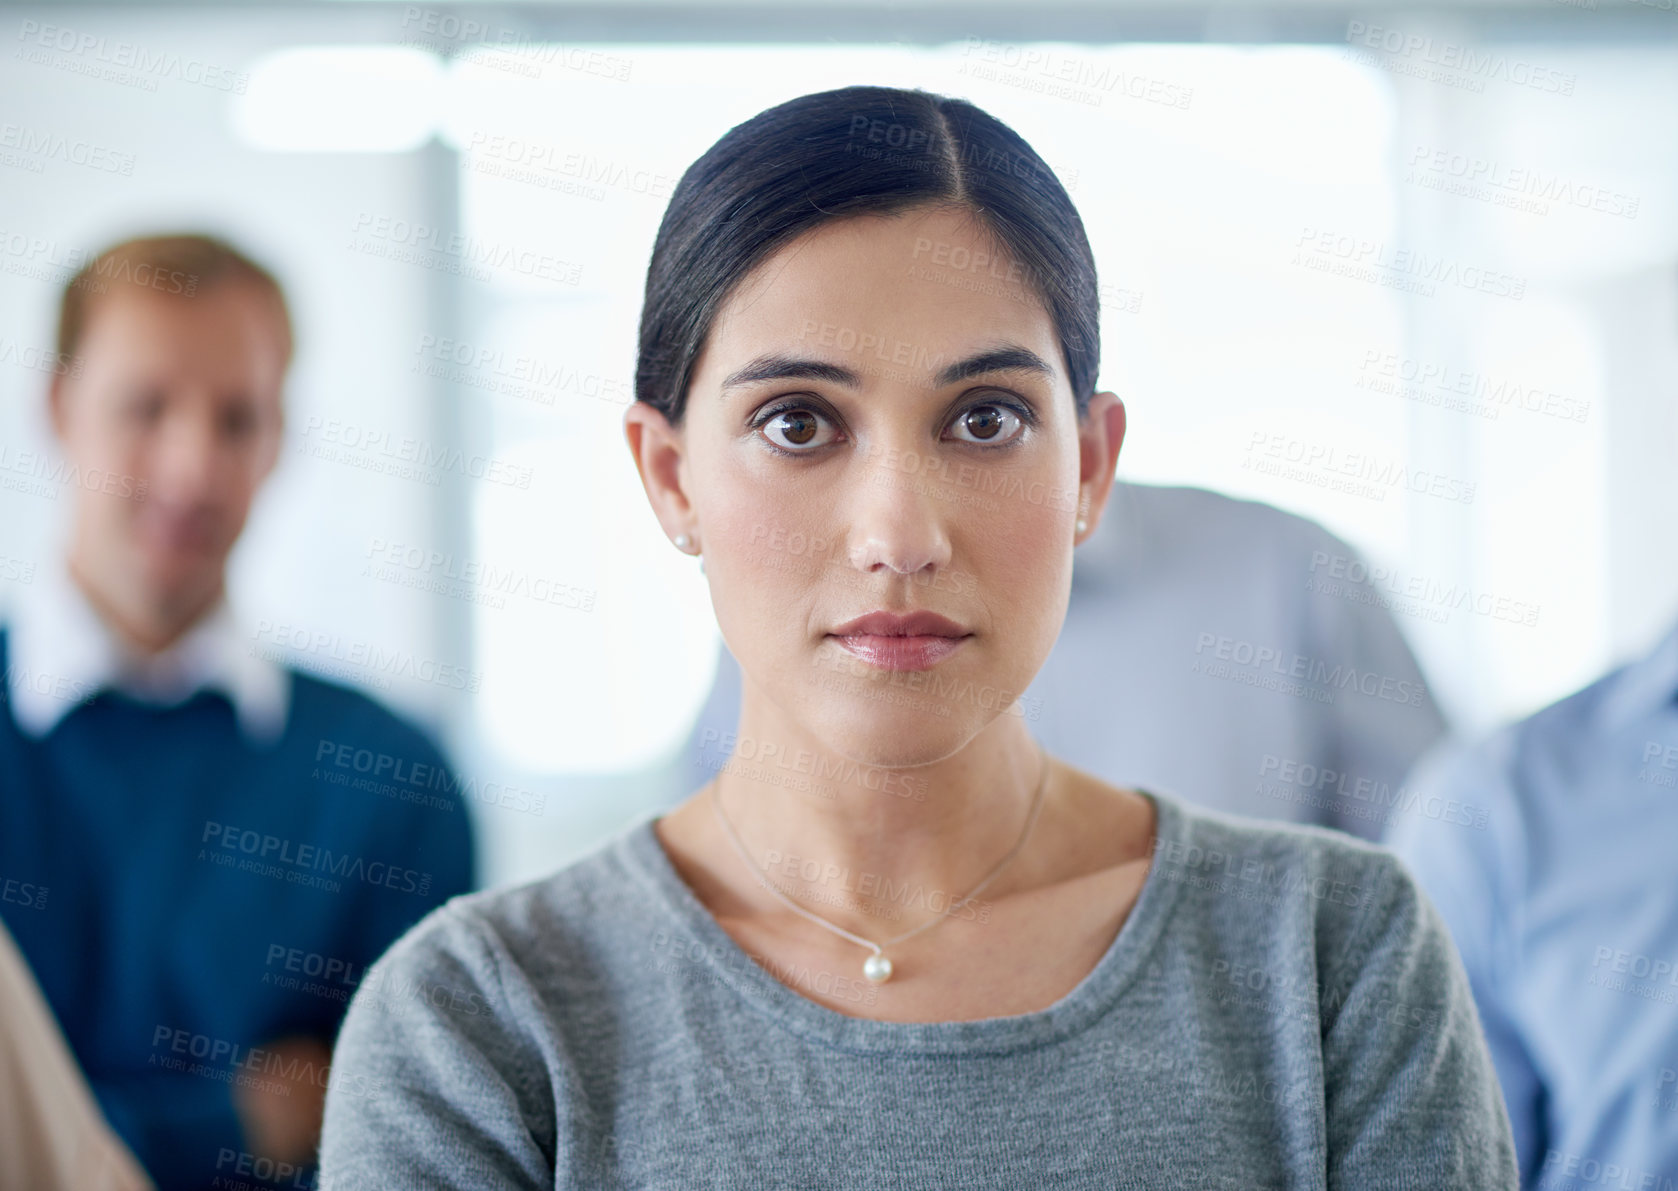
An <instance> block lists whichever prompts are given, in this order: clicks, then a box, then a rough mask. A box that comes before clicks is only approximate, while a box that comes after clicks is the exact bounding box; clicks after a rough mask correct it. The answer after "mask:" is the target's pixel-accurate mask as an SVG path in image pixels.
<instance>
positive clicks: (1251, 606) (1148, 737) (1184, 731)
mask: <svg viewBox="0 0 1678 1191" xmlns="http://www.w3.org/2000/svg"><path fill="white" fill-rule="evenodd" d="M1073 558H1074V563H1073V574H1072V595H1071V599H1070V601H1069V606H1068V609H1067V614H1066V623H1065V626H1064V627H1063V628H1062V630H1061V634H1060V638H1059V640H1058V641H1057V642H1056V643H1055V647H1054V649H1053V650H1052V651H1051V652H1050V654H1049V657H1048V659H1047V661H1045V663H1044V665H1043V668H1042V670H1041V671H1039V672H1038V674H1037V676H1036V678H1035V679H1034V680H1033V681H1032V683H1031V685H1030V686H1029V687H1027V688H1026V690H1025V692H1024V693H1023V694H1022V696H1021V698H1020V701H1019V707H1020V711H1021V713H1022V714H1023V715H1024V716H1025V717H1026V721H1027V725H1028V726H1029V727H1030V729H1031V732H1032V734H1033V735H1034V736H1036V737H1037V738H1038V739H1039V740H1041V741H1042V742H1043V744H1044V745H1045V746H1046V747H1047V748H1048V750H1049V751H1050V752H1051V753H1053V754H1054V755H1055V756H1057V757H1059V758H1061V759H1062V760H1064V761H1067V762H1069V763H1070V764H1072V765H1074V766H1076V767H1078V768H1079V769H1082V770H1085V771H1086V772H1088V773H1092V774H1095V775H1096V776H1097V777H1100V778H1102V779H1104V780H1106V781H1108V782H1111V783H1113V784H1114V785H1119V786H1130V787H1140V788H1142V789H1149V790H1163V791H1165V792H1167V793H1170V794H1173V795H1175V796H1177V797H1179V798H1182V799H1184V800H1185V801H1188V802H1192V803H1195V804H1197V805H1200V806H1205V807H1210V808H1212V809H1215V810H1221V811H1226V812H1229V813H1233V814H1239V815H1246V816H1250V817H1253V818H1260V819H1282V820H1290V821H1294V822H1304V823H1317V824H1321V825H1324V826H1329V827H1338V828H1341V829H1342V830H1345V831H1349V832H1352V833H1353V834H1356V835H1359V836H1362V837H1363V838H1365V839H1378V838H1380V836H1381V834H1382V828H1383V826H1384V824H1385V823H1386V822H1388V821H1390V820H1391V819H1393V818H1394V817H1397V816H1400V815H1405V814H1408V813H1412V812H1414V813H1422V812H1421V811H1420V810H1419V809H1418V808H1417V807H1416V805H1415V802H1414V799H1413V798H1412V797H1411V792H1410V791H1408V790H1406V789H1405V788H1403V786H1402V780H1403V778H1404V775H1405V773H1406V771H1407V770H1408V769H1409V768H1410V766H1411V765H1412V764H1413V763H1414V761H1415V760H1416V758H1417V757H1418V756H1420V755H1421V754H1422V752H1423V751H1424V750H1425V749H1426V748H1427V747H1428V746H1429V745H1430V744H1432V743H1433V742H1434V741H1435V740H1436V739H1437V738H1438V737H1439V736H1440V735H1441V733H1442V732H1443V731H1444V728H1445V723H1444V720H1443V718H1442V717H1441V715H1440V713H1439V711H1438V709H1437V706H1436V705H1435V703H1434V700H1433V698H1432V694H1431V692H1430V691H1429V690H1428V688H1427V684H1426V682H1425V681H1424V679H1423V677H1422V674H1421V671H1420V669H1419V667H1418V666H1417V664H1416V659H1415V657H1414V655H1413V654H1412V653H1411V651H1410V647H1409V645H1408V644H1407V643H1406V642H1405V639H1404V636H1403V634H1402V633H1400V631H1399V629H1398V626H1397V623H1396V622H1395V620H1394V617H1393V613H1392V612H1391V611H1389V608H1390V607H1392V606H1395V605H1396V606H1399V607H1401V608H1404V609H1406V610H1407V611H1410V610H1413V609H1412V607H1411V605H1408V604H1406V603H1404V601H1403V600H1402V599H1400V598H1399V597H1397V596H1395V595H1394V593H1393V592H1391V591H1389V590H1386V589H1385V588H1384V587H1380V586H1377V585H1376V584H1374V583H1372V582H1371V581H1370V579H1369V578H1368V567H1367V566H1366V565H1365V563H1364V562H1363V560H1362V559H1361V558H1360V557H1359V556H1358V555H1357V554H1356V552H1355V551H1353V550H1352V548H1351V547H1350V546H1348V545H1347V544H1346V543H1345V542H1342V541H1341V540H1340V539H1339V538H1337V537H1335V536H1334V535H1333V534H1331V533H1329V532H1328V531H1327V530H1325V529H1324V528H1322V526H1320V525H1318V524H1316V523H1315V522H1313V521H1309V520H1307V519H1305V518H1303V517H1298V516H1295V515H1293V514H1292V513H1285V512H1283V511H1281V510H1280V509H1277V508H1274V507H1272V506H1270V505H1266V504H1261V503H1258V502H1256V501H1246V500H1235V499H1232V498H1230V497H1227V496H1223V495H1220V494H1218V493H1215V492H1208V491H1205V490H1203V489H1199V488H1163V487H1155V486H1152V485H1145V484H1128V483H1123V482H1120V483H1115V484H1114V485H1113V492H1112V496H1111V498H1110V500H1109V503H1108V505H1107V509H1106V512H1105V514H1104V516H1103V517H1102V519H1101V522H1100V524H1099V525H1098V526H1097V528H1096V532H1095V534H1094V535H1093V536H1092V537H1091V538H1090V539H1089V540H1088V541H1086V542H1084V543H1083V544H1082V545H1080V546H1079V547H1078V548H1077V551H1076V552H1075V554H1074V555H1073ZM739 714H740V670H739V667H738V665H737V664H736V663H735V661H734V659H733V658H732V656H730V655H729V653H728V651H727V650H726V649H724V650H723V651H722V656H721V659H720V661H719V663H718V676H717V681H716V685H715V687H714V688H713V690H712V692H711V695H710V698H709V700H708V702H707V704H706V706H705V708H704V709H703V710H702V711H701V713H700V716H699V719H698V722H697V724H696V726H695V729H694V732H693V735H692V737H691V738H690V740H689V743H688V747H687V752H686V756H687V757H688V758H689V759H691V761H692V763H693V764H694V765H695V766H696V767H700V768H702V769H705V770H715V769H717V768H718V767H720V766H721V765H722V764H723V763H724V762H725V761H726V760H727V759H728V756H729V754H730V753H731V752H732V751H734V745H735V740H734V735H733V734H734V732H735V729H736V727H737V725H738V722H739ZM741 755H742V756H745V755H746V753H745V750H742V753H741ZM708 777H709V773H704V774H702V775H701V781H703V780H705V779H706V778H708ZM694 784H695V785H697V784H699V783H697V782H696V783H694Z"/></svg>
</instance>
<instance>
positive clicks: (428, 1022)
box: [321, 794, 1517, 1191]
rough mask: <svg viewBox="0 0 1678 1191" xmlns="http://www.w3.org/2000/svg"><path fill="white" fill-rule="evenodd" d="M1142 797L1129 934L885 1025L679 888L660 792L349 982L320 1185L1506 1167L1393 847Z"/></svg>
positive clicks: (1501, 1132)
mask: <svg viewBox="0 0 1678 1191" xmlns="http://www.w3.org/2000/svg"><path fill="white" fill-rule="evenodd" d="M1148 796H1149V797H1150V798H1151V799H1152V800H1153V801H1154V803H1155V805H1156V807H1157V808H1158V812H1159V814H1158V831H1157V840H1156V845H1155V852H1154V856H1153V860H1152V866H1151V868H1150V870H1149V873H1148V876H1147V879H1146V880H1145V882H1144V884H1143V886H1142V890H1141V893H1140V895H1139V897H1138V899H1137V902H1136V904H1135V906H1134V908H1133V909H1132V911H1131V913H1130V915H1129V917H1128V918H1127V919H1126V921H1125V923H1124V926H1123V928H1122V929H1121V930H1120V931H1119V933H1118V936H1117V938H1116V939H1115V940H1114V941H1113V944H1112V946H1111V947H1110V948H1109V949H1108V951H1107V952H1106V953H1105V954H1104V955H1103V956H1102V958H1101V959H1100V961H1099V962H1098V963H1097V964H1096V966H1095V968H1094V970H1093V971H1091V972H1090V973H1089V975H1088V976H1087V977H1085V979H1084V980H1083V981H1082V982H1081V983H1080V984H1079V985H1078V986H1077V987H1076V988H1075V989H1073V990H1072V992H1070V993H1069V994H1067V995H1066V996H1065V997H1064V998H1063V999H1061V1000H1060V1001H1059V1002H1057V1003H1056V1004H1054V1005H1052V1006H1050V1007H1049V1008H1047V1009H1044V1010H1042V1011H1040V1012H1035V1013H1028V1014H1024V1015H1018V1016H1011V1017H998V1018H988V1019H985V1020H982V1021H967V1022H933V1023H903V1022H882V1021H874V1020H869V1019H867V1018H861V1017H854V1016H850V1015H847V1014H843V1013H839V1012H835V1011H834V1010H831V1009H829V1008H827V1007H825V1006H823V1005H820V1004H817V1003H816V1002H814V1001H812V1000H810V999H808V998H806V997H804V996H801V995H800V994H799V993H797V992H794V991H793V990H792V989H790V988H788V987H786V986H785V985H784V984H782V983H781V982H780V981H779V980H777V979H776V978H775V977H774V976H772V975H771V974H770V973H769V972H768V971H766V970H765V969H764V966H760V965H767V964H769V963H770V962H771V961H770V960H768V959H754V958H753V957H751V956H748V955H747V954H746V953H745V952H744V951H743V950H742V949H741V948H740V947H739V945H738V944H736V943H735V942H734V941H733V940H732V939H731V938H730V937H729V936H728V935H727V934H726V933H725V932H724V931H723V930H722V928H721V927H720V926H718V925H717V923H716V921H715V920H714V919H713V918H712V917H711V916H710V915H709V913H708V912H707V911H706V910H705V909H704V907H703V906H702V905H700V903H699V902H698V901H697V900H696V899H695V898H694V896H693V894H692V892H691V891H690V890H689V889H688V887H687V886H686V885H685V884H684V883H683V882H682V880H681V878H680V877H679V876H678V875H677V873H676V871H675V869H674V868H673V867H672V866H671V864H670V861H669V858H668V857H667V856H666V854H665V853H664V850H663V848H662V847H661V845H660V844H659V843H658V840H657V837H656V835H655V834H654V832H653V829H652V820H651V818H650V817H648V818H643V819H642V820H640V821H639V822H638V823H636V824H635V825H633V826H632V827H630V828H628V829H627V830H625V831H624V832H623V833H621V834H620V835H618V836H617V837H616V838H614V839H613V840H611V841H609V842H608V843H606V844H604V845H602V846H601V847H600V848H598V849H596V850H595V851H594V852H592V853H591V854H589V855H588V856H586V857H584V858H582V859H580V860H578V861H576V862H574V863H572V864H571V865H569V866H567V867H566V868H564V869H563V870H561V871H560V872H558V873H556V874H554V875H553V876H551V877H548V878H546V879H544V880H541V881H537V882H534V883H531V884H527V885H523V886H519V887H516V888H509V889H498V890H490V891H485V892H481V893H474V894H468V895H465V896H461V897H457V898H455V899H454V900H452V901H450V902H449V903H448V904H447V905H445V906H443V907H441V908H439V909H438V910H436V911H434V912H432V913H431V914H430V915H429V916H428V917H426V918H425V919H424V920H423V921H422V922H420V923H419V924H418V925H417V926H415V927H414V928H413V929H412V930H410V931H409V932H408V933H407V935H405V936H404V937H403V938H402V939H401V940H400V941H399V942H398V943H397V944H396V945H395V946H394V947H392V948H391V950H390V951H389V952H387V953H386V954H385V956H384V957H383V959H381V960H380V961H379V963H378V964H377V965H375V966H374V967H373V968H372V969H371V970H370V971H369V973H368V975H367V977H366V979H365V980H364V981H363V983H362V987H361V988H360V989H359V990H358V991H357V994H356V996H355V999H354V1000H353V1002H352V1003H351V1005H350V1009H349V1016H348V1018H347V1019H346V1021H345V1023H344V1026H343V1030H342V1033H341V1034H340V1036H339V1039H338V1043H337V1049H336V1054H335V1056H334V1060H333V1070H332V1078H331V1082H330V1085H329V1089H328V1096H327V1107H326V1125H325V1130H324V1135H323V1139H322V1145H321V1164H322V1166H321V1169H322V1179H321V1186H322V1188H324V1189H326V1191H350V1189H352V1188H353V1189H360V1188H379V1189H381V1191H383V1189H386V1188H409V1187H414V1188H419V1187H426V1188H430V1187H462V1188H465V1187H471V1188H539V1187H552V1188H628V1187H636V1188H679V1189H682V1191H687V1189H690V1188H739V1189H741V1191H771V1189H773V1188H858V1189H861V1188H882V1187H893V1188H962V1189H963V1191H972V1189H974V1188H1007V1189H1009V1191H1022V1189H1026V1191H1030V1189H1036V1188H1143V1187H1147V1188H1156V1187H1172V1188H1195V1189H1204V1188H1241V1189H1243V1191H1246V1189H1248V1188H1269V1187H1288V1188H1304V1187H1334V1188H1347V1189H1349V1191H1368V1189H1371V1188H1416V1189H1418V1191H1419V1189H1423V1188H1425V1189H1426V1191H1440V1189H1442V1188H1450V1189H1455V1188H1464V1189H1470V1188H1471V1189H1473V1191H1497V1189H1500V1188H1511V1189H1513V1188H1515V1187H1516V1186H1517V1177H1516V1168H1515V1156H1514V1148H1513V1145H1512V1143H1511V1139H1510V1131H1509V1122H1508V1117H1507V1116H1506V1114H1505V1110H1504V1107H1503V1100H1502V1097H1501V1095H1500V1093H1499V1090H1498V1085H1497V1081H1496V1075H1495V1074H1494V1071H1493V1068H1492V1065H1491V1062H1490V1060H1489V1058H1488V1056H1487V1051H1486V1046H1485V1042H1484V1040H1483V1038H1482V1036H1481V1032H1480V1023H1479V1018H1478V1017H1477V1015H1476V1011H1475V1007H1474V1002H1473V1000H1472V998H1471V997H1470V995H1469V991H1468V984H1467V980H1466V978H1465V977H1464V974H1463V970H1462V966H1461V963H1460V961H1459V960H1458V958H1457V955H1456V952H1455V951H1454V949H1453V947H1452V944H1451V941H1450V938H1449V936H1448V935H1447V934H1446V931H1445V929H1444V927H1443V925H1442V924H1441V921H1440V918H1439V915H1438V913H1437V911H1436V910H1435V909H1434V907H1433V905H1432V904H1431V903H1430V902H1429V901H1427V899H1426V897H1425V896H1424V895H1423V894H1422V893H1421V892H1420V891H1419V889H1418V887H1417V885H1416V884H1415V883H1414V882H1413V880H1412V879H1411V877H1410V875H1409V872H1408V870H1407V869H1406V868H1404V867H1403V865H1402V864H1401V863H1400V862H1399V861H1398V860H1397V859H1396V858H1395V857H1394V856H1392V855H1391V854H1390V853H1388V852H1387V851H1385V850H1383V849H1380V848H1377V847H1375V846H1373V845H1369V844H1365V843H1362V842H1360V841H1357V840H1355V839H1353V838H1352V837H1350V836H1346V835H1341V834H1339V833H1336V832H1331V831H1328V830H1325V829H1321V828H1311V827H1298V826H1282V825H1267V824H1260V823H1258V822H1256V821H1252V820H1246V819H1235V818H1231V817H1227V816H1223V815H1219V814H1216V813H1214V812H1209V811H1206V810H1202V809H1199V808H1196V807H1192V806H1190V805H1188V804H1186V803H1183V802H1180V801H1178V800H1176V799H1174V798H1172V797H1169V796H1166V795H1161V794H1149V795H1148ZM1465 830H1466V829H1465ZM858 951H859V956H860V953H861V949H860V948H859V949H858ZM859 971H860V964H859ZM783 975H787V976H788V978H789V979H791V980H792V981H794V982H795V983H799V982H805V983H808V984H810V985H811V986H815V987H820V988H822V989H823V990H824V991H827V992H830V993H831V994H832V995H833V996H835V997H838V998H840V999H841V1000H852V1001H857V1002H861V1001H863V1000H864V999H866V998H867V997H869V996H871V995H876V990H875V989H874V988H873V986H871V985H868V984H867V982H866V981H864V980H862V979H861V978H860V975H859V974H856V975H852V974H846V975H842V976H834V975H832V974H828V973H810V972H795V973H783Z"/></svg>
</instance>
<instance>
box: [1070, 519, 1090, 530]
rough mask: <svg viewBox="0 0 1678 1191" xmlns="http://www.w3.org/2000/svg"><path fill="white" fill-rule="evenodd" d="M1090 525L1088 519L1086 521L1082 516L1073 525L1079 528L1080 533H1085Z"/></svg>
mask: <svg viewBox="0 0 1678 1191" xmlns="http://www.w3.org/2000/svg"><path fill="white" fill-rule="evenodd" d="M1089 527H1090V523H1089V522H1088V521H1085V520H1084V519H1083V518H1082V517H1080V518H1078V520H1077V521H1076V522H1074V523H1073V526H1072V528H1073V529H1075V530H1077V531H1078V532H1079V533H1083V532H1084V531H1085V530H1086V529H1088V528H1089Z"/></svg>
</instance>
